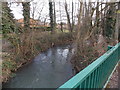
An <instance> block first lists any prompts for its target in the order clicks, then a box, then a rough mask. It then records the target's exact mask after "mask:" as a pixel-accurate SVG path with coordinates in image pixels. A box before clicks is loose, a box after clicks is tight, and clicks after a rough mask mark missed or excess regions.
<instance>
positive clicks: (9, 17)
mask: <svg viewBox="0 0 120 90" xmlns="http://www.w3.org/2000/svg"><path fill="white" fill-rule="evenodd" d="M13 18H14V17H13V14H12V13H11V10H10V8H9V7H8V2H3V3H2V30H3V35H6V33H10V32H15V22H14V20H13Z"/></svg>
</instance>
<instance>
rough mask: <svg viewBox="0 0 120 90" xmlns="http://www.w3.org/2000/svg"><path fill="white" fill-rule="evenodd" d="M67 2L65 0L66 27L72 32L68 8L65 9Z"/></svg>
mask: <svg viewBox="0 0 120 90" xmlns="http://www.w3.org/2000/svg"><path fill="white" fill-rule="evenodd" d="M67 8H68V7H67V2H65V12H66V15H67V21H68V28H69V30H70V32H72V26H71V22H70V15H69V13H68V10H67Z"/></svg>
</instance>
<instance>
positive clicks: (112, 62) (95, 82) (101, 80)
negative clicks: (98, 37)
mask: <svg viewBox="0 0 120 90" xmlns="http://www.w3.org/2000/svg"><path fill="white" fill-rule="evenodd" d="M108 48H109V47H108ZM119 60H120V43H118V44H117V45H115V46H114V47H111V49H110V48H109V50H108V51H107V52H106V53H105V54H104V55H102V56H101V57H99V58H98V59H97V60H95V61H94V62H93V63H91V64H90V65H89V66H87V67H86V68H85V69H83V70H82V71H81V72H79V73H78V74H77V75H75V76H74V77H72V78H71V79H70V80H68V81H67V82H66V83H65V84H63V85H62V86H60V87H59V88H58V90H59V89H63V88H64V89H65V88H67V89H79V88H103V87H104V85H105V83H106V81H107V80H108V78H109V76H110V74H111V72H112V71H113V69H114V67H115V66H116V64H117V62H118V61H119Z"/></svg>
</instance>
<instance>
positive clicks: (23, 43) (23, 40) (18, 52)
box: [1, 32, 75, 82]
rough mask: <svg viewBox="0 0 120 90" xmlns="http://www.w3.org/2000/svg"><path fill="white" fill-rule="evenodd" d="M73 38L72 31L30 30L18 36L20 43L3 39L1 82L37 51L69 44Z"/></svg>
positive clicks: (28, 60) (26, 62) (6, 79)
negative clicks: (13, 43) (12, 42)
mask: <svg viewBox="0 0 120 90" xmlns="http://www.w3.org/2000/svg"><path fill="white" fill-rule="evenodd" d="M74 40H75V36H74V33H69V32H67V33H56V34H50V33H49V32H32V33H26V34H25V35H23V36H20V44H16V45H17V46H18V47H14V46H13V45H12V44H10V43H9V41H8V40H5V43H7V44H6V45H5V44H4V43H3V44H4V45H3V53H2V61H3V62H2V77H1V78H2V82H7V81H8V80H9V79H10V78H12V77H14V76H15V73H14V72H15V71H17V70H18V69H19V68H20V67H22V66H24V65H26V64H28V63H30V62H31V60H33V58H34V57H35V56H36V55H38V54H39V53H41V52H43V51H46V50H47V49H49V48H51V47H54V46H58V45H65V44H70V43H72V42H73V41H74Z"/></svg>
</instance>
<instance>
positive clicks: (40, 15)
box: [9, 0, 118, 22]
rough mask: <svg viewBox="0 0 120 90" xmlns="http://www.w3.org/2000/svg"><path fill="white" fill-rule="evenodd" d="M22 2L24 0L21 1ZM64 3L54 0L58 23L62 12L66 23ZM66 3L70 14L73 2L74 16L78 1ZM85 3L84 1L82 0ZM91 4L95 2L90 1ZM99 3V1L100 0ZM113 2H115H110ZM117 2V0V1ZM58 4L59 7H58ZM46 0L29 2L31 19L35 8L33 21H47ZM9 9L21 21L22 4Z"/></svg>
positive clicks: (11, 6) (62, 0)
mask: <svg viewBox="0 0 120 90" xmlns="http://www.w3.org/2000/svg"><path fill="white" fill-rule="evenodd" d="M9 1H15V0H9ZM16 1H18V0H16ZM22 1H24V0H22ZM64 1H65V0H55V2H56V17H57V22H59V20H60V11H59V9H60V10H61V12H62V20H63V21H64V22H66V17H65V15H66V14H65V10H64ZM66 1H67V3H68V10H69V12H71V11H72V10H71V4H72V1H73V2H74V16H76V14H77V12H78V0H66ZM83 1H85V0H83ZM86 1H88V0H86ZM91 1H92V2H95V1H96V0H91ZM100 1H101V0H100ZM102 1H106V0H102ZM108 1H109V0H108ZM112 1H115V0H112ZM117 1H118V0H117ZM59 2H60V5H59ZM48 3H49V2H48V0H33V1H32V2H31V4H30V5H31V6H30V8H31V9H30V11H31V12H30V13H31V15H30V16H31V18H33V17H32V13H33V10H34V9H33V7H35V10H34V11H35V14H34V19H39V20H42V21H44V19H45V18H46V17H47V21H49V4H48ZM10 8H11V10H12V13H13V14H14V17H15V19H21V18H23V15H22V14H23V12H22V4H20V3H12V4H11V5H10Z"/></svg>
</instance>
